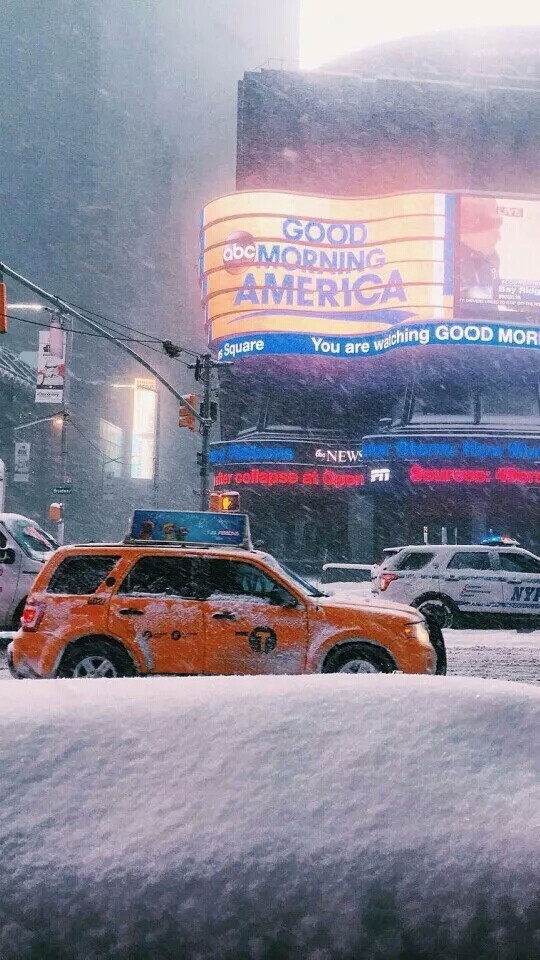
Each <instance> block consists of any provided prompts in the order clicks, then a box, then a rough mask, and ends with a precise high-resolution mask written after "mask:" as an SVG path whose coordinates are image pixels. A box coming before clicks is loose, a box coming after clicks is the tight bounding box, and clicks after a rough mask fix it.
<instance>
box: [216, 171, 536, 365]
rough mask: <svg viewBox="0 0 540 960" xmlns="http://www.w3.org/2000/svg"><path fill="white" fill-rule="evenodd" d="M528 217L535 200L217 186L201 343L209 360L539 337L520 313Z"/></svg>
mask: <svg viewBox="0 0 540 960" xmlns="http://www.w3.org/2000/svg"><path fill="white" fill-rule="evenodd" d="M537 225H538V226H540V201H538V200H523V201H518V200H507V199H496V198H492V197H480V196H473V195H463V196H460V195H456V194H444V193H430V192H422V193H420V192H411V193H403V194H393V195H390V196H383V197H364V198H359V199H354V198H353V199H351V198H345V197H339V198H336V197H316V196H311V195H302V194H295V193H283V192H280V193H278V192H272V191H266V190H259V191H253V192H239V193H235V194H231V195H229V196H226V197H221V198H220V199H218V200H214V201H212V202H211V203H209V204H208V205H207V206H206V207H205V209H204V211H203V215H202V222H201V234H200V261H199V272H200V279H201V292H202V300H203V304H204V309H205V319H206V324H207V328H208V337H209V342H210V344H211V345H212V346H214V347H215V348H216V349H217V351H218V358H219V359H220V360H235V359H237V358H239V357H243V358H247V357H257V356H260V355H268V354H274V355H276V354H277V355H279V354H305V355H312V356H321V357H324V356H329V357H332V356H333V357H342V358H347V357H364V356H374V355H381V354H384V353H387V352H388V351H390V350H394V349H396V348H404V347H415V348H416V347H428V346H432V345H441V346H447V345H449V344H461V345H471V344H477V345H480V346H488V345H498V346H502V347H504V346H506V347H508V346H515V347H526V348H533V347H538V346H539V336H540V328H539V326H538V319H537V317H535V316H532V317H531V316H524V313H525V314H530V313H533V314H534V312H535V311H537V314H538V315H539V316H540V281H537V280H535V279H534V278H535V263H536V260H535V249H536V246H540V232H539V230H538V229H537ZM538 275H539V276H540V272H539V274H538ZM535 303H536V307H535ZM516 313H518V314H519V317H518V320H519V323H520V324H521V326H519V327H518V326H516V325H515V321H516V317H515V314H516ZM522 321H523V323H525V326H523V323H522ZM531 323H532V326H530V325H528V324H531Z"/></svg>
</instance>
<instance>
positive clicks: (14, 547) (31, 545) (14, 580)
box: [0, 513, 58, 630]
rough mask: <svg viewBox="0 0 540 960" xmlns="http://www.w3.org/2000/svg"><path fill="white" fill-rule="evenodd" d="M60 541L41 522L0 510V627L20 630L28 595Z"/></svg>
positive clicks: (1, 628) (0, 628)
mask: <svg viewBox="0 0 540 960" xmlns="http://www.w3.org/2000/svg"><path fill="white" fill-rule="evenodd" d="M57 546H58V544H57V543H56V540H54V539H53V537H51V535H50V533H47V532H46V531H45V530H43V529H42V528H41V527H40V526H39V524H37V523H35V521H34V520H30V519H29V518H28V517H21V516H20V514H18V513H0V630H17V629H18V626H19V620H20V617H21V613H22V611H23V607H24V603H25V600H26V596H27V594H28V591H29V589H30V587H31V586H32V584H33V582H34V580H35V578H36V575H37V573H38V572H39V571H40V570H41V568H42V566H43V564H44V563H45V561H46V560H48V558H49V557H50V555H51V553H53V551H54V550H56V548H57Z"/></svg>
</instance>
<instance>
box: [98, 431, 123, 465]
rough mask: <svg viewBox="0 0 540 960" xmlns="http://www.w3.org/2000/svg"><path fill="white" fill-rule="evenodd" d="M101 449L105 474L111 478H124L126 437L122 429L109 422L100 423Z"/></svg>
mask: <svg viewBox="0 0 540 960" xmlns="http://www.w3.org/2000/svg"><path fill="white" fill-rule="evenodd" d="M99 447H100V450H101V453H102V456H103V472H104V474H108V475H109V476H111V477H121V476H122V460H123V450H124V435H123V432H122V430H121V429H120V427H117V426H115V424H114V423H109V421H108V420H103V419H101V420H100V421H99Z"/></svg>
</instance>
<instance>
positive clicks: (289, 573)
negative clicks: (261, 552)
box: [264, 554, 326, 597]
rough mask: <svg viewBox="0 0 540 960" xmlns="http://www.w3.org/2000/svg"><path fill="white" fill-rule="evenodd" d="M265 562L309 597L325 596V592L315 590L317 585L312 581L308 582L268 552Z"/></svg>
mask: <svg viewBox="0 0 540 960" xmlns="http://www.w3.org/2000/svg"><path fill="white" fill-rule="evenodd" d="M264 559H265V560H266V562H267V563H268V565H269V566H270V567H272V568H273V569H274V570H277V572H278V573H284V574H285V576H286V577H288V578H289V580H292V581H293V583H295V584H296V586H297V587H299V588H300V590H302V592H303V593H307V594H308V595H309V596H310V597H325V596H326V594H325V593H322V591H321V590H317V587H314V586H313V584H312V583H309V582H308V581H307V580H304V578H303V577H300V576H299V575H298V574H297V573H295V572H294V570H291V568H290V567H286V566H285V564H284V563H280V562H279V560H276V558H275V557H272V556H271V555H270V554H266V556H265V558H264Z"/></svg>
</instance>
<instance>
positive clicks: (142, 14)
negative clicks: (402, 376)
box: [0, 0, 298, 541]
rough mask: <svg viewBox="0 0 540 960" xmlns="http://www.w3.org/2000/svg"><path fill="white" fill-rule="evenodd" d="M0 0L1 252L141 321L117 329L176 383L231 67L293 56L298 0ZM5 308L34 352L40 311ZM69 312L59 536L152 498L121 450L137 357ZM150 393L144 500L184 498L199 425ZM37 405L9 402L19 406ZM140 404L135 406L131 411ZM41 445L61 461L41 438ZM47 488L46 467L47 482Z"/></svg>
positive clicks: (94, 533)
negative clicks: (173, 349)
mask: <svg viewBox="0 0 540 960" xmlns="http://www.w3.org/2000/svg"><path fill="white" fill-rule="evenodd" d="M2 12H3V38H4V52H3V56H2V60H1V62H0V80H1V82H2V91H3V97H2V109H3V130H4V135H3V137H2V139H1V142H0V164H1V167H2V172H3V177H2V181H1V183H0V204H1V209H2V249H1V255H0V259H1V260H2V261H3V262H5V263H7V264H8V265H9V266H10V267H12V268H13V269H15V270H17V271H18V272H20V273H22V274H23V275H25V276H26V277H28V278H29V279H31V280H32V281H34V282H35V283H37V284H39V285H40V286H42V287H43V288H45V289H47V290H50V291H51V292H53V293H54V294H57V295H58V296H60V297H62V298H63V299H64V300H66V301H69V302H73V303H75V304H77V305H79V306H82V308H84V309H86V310H87V311H96V312H97V314H98V315H99V316H98V319H99V320H100V322H101V323H103V324H104V325H106V326H107V327H108V329H109V330H110V331H111V332H114V333H115V335H117V336H119V337H126V336H127V337H129V336H130V335H131V337H132V338H134V339H135V340H143V341H145V340H148V339H149V337H150V336H152V337H156V338H157V343H156V342H155V341H154V342H153V343H151V344H147V343H146V344H145V343H143V344H136V343H132V346H134V348H135V349H137V350H139V351H140V352H141V353H142V354H143V355H144V356H145V357H146V358H147V359H148V360H149V361H150V362H152V363H153V364H154V365H155V366H157V368H158V369H159V370H160V372H161V373H162V374H163V375H164V376H166V377H167V378H168V379H169V381H171V382H173V383H174V385H175V386H176V387H177V388H178V389H179V390H180V391H181V392H182V393H188V392H191V391H192V390H193V389H194V387H195V383H194V379H193V372H192V371H191V370H189V369H188V368H187V364H183V363H180V362H174V361H171V360H170V359H168V358H167V357H166V356H165V355H164V354H163V351H162V350H161V348H160V342H159V341H160V340H165V339H170V340H172V341H173V342H175V343H179V344H181V345H182V346H185V347H187V348H188V349H189V348H191V349H192V350H201V349H204V335H203V332H202V330H201V326H200V305H199V292H198V283H197V269H196V251H197V241H198V223H199V210H200V208H201V206H202V204H203V202H204V200H205V195H206V191H207V190H208V189H210V190H211V191H212V192H213V193H219V192H221V191H224V190H230V189H233V188H234V176H235V173H234V152H235V131H236V123H235V121H236V95H235V94H236V84H237V81H238V78H239V77H240V76H242V73H243V71H244V70H246V69H255V68H256V67H257V66H258V65H259V64H260V63H262V62H265V61H267V60H268V58H272V57H280V58H285V59H286V60H287V61H294V58H295V57H296V54H297V48H298V25H297V15H298V12H297V3H296V2H291V0H278V2H277V3H274V4H273V5H272V7H271V8H270V7H269V8H268V9H267V10H264V9H262V8H257V9H254V6H253V5H252V4H249V3H246V2H245V0H231V2H230V3H228V4H227V5H226V7H224V6H223V4H222V3H221V2H220V0H208V2H207V3H205V5H204V9H201V8H200V6H197V5H193V4H183V5H182V8H181V9H180V8H179V5H178V4H175V3H171V2H170V0H156V2H148V0H140V2H137V3H133V2H131V0H115V3H113V4H111V3H109V2H106V0H86V2H85V3H84V4H81V3H80V2H78V0H50V2H48V3H47V4H46V5H44V6H43V7H36V5H35V4H33V3H29V2H27V0H6V2H5V3H4V4H3V9H2ZM231 25H232V26H231ZM7 287H8V302H10V303H13V302H17V301H28V299H35V298H32V297H30V298H29V296H28V294H27V293H26V292H25V291H24V290H23V289H22V288H17V285H16V284H14V283H13V282H12V281H9V280H8V283H7ZM11 313H12V314H14V315H15V316H17V317H18V318H19V319H15V318H12V319H10V320H9V332H8V334H7V335H6V336H5V337H3V338H2V341H3V342H2V346H4V345H5V346H6V348H7V349H9V350H10V351H11V352H12V354H13V355H14V356H15V357H16V358H17V357H19V355H20V354H21V353H22V354H23V355H24V356H25V357H26V358H27V360H28V362H29V363H30V364H31V363H33V362H34V361H35V355H36V353H37V345H38V331H39V325H38V324H39V322H40V321H41V322H43V323H44V325H45V326H46V325H47V323H48V317H47V315H45V318H43V315H36V314H29V313H25V312H24V311H20V310H12V311H11ZM91 315H92V316H95V314H91ZM28 321H30V322H28ZM122 324H124V325H127V327H128V328H129V327H134V328H136V329H137V330H138V331H142V334H141V333H136V334H133V333H131V334H130V331H129V329H127V330H126V326H122ZM75 329H76V331H77V332H76V334H75V336H74V337H73V344H72V348H71V350H70V356H69V358H68V381H69V426H68V441H69V450H68V473H69V476H70V477H71V479H72V493H71V494H70V497H69V503H67V512H66V537H67V539H68V540H71V541H75V540H86V539H97V538H100V537H109V538H110V537H118V536H120V535H122V533H123V532H124V530H125V525H126V522H127V518H128V516H129V513H130V511H131V510H132V508H133V506H137V505H139V506H144V505H151V504H153V503H154V500H155V484H154V481H153V478H148V477H147V474H148V471H147V470H145V471H143V473H144V476H143V475H142V474H141V471H137V469H134V464H133V453H134V442H135V441H136V440H137V437H139V439H140V438H141V437H143V436H144V434H145V431H146V434H148V433H149V431H150V428H151V425H152V422H153V413H152V409H151V405H147V406H146V407H145V408H144V409H145V410H146V414H144V410H143V409H142V407H140V405H139V407H138V408H137V409H135V408H136V407H137V403H136V402H135V399H136V396H137V394H136V391H135V381H136V379H137V378H140V377H141V376H142V377H143V378H145V377H146V376H147V374H146V372H145V371H144V370H143V369H141V367H140V366H139V365H137V363H135V362H134V361H132V360H131V359H130V358H128V357H126V356H125V354H123V353H122V352H121V351H120V350H118V349H114V348H111V346H110V344H108V343H106V342H104V341H103V340H101V339H100V338H99V337H96V336H94V335H92V334H89V333H88V331H86V332H85V331H84V329H83V328H82V327H81V325H79V324H75ZM32 354H34V358H32V356H31V355H32ZM188 356H189V355H188ZM190 359H191V357H190ZM188 362H189V360H188ZM118 383H119V384H121V385H122V386H123V387H124V389H118V388H117V387H115V384H118ZM29 396H30V394H29ZM160 407H161V409H160V430H159V435H158V437H157V440H158V444H159V485H158V486H159V490H158V494H159V500H160V503H161V504H162V505H170V506H177V507H183V508H184V509H185V508H190V507H191V508H193V507H194V506H196V505H198V485H199V475H198V467H197V463H196V454H197V450H198V448H199V446H200V442H199V437H198V436H196V435H195V434H192V433H189V431H187V430H179V429H178V406H177V403H176V401H175V400H174V399H173V398H172V397H170V396H169V395H168V394H167V392H166V391H162V393H161V404H160ZM55 409H57V410H59V409H60V407H57V408H55V407H54V406H52V405H51V407H49V408H48V410H50V411H54V410H55ZM36 411H37V412H36ZM40 412H41V408H40V407H39V406H37V407H35V408H34V410H33V411H32V410H25V411H24V413H25V415H26V419H27V421H30V420H32V419H37V418H38V417H39V416H40ZM137 413H138V414H140V415H141V416H143V417H144V416H146V425H145V429H142V427H141V423H140V420H141V416H138V417H137V416H136V414H137ZM23 419H24V418H23V417H22V410H21V419H20V422H22V420H23ZM137 419H138V421H139V422H138V426H137V429H135V421H136V420H137ZM139 428H140V429H141V430H142V433H141V432H140V431H139ZM35 429H36V431H37V432H39V431H40V430H41V437H42V442H43V444H44V445H45V447H46V445H47V443H48V442H49V441H52V442H53V443H54V442H55V437H54V436H51V435H50V432H51V429H52V428H51V427H50V425H48V424H44V425H42V426H37V427H36V428H35ZM35 442H36V443H37V439H36V441H35ZM40 442H41V441H40ZM113 454H114V456H113ZM51 458H52V459H51V466H53V465H54V464H55V465H56V467H58V461H57V460H56V461H54V464H53V459H54V458H53V454H52V447H51ZM39 464H40V461H39V460H38V459H34V458H33V459H32V462H31V468H32V474H31V476H32V479H31V484H32V483H35V484H38V483H39V481H40V478H41V476H42V474H41V473H40V469H41V468H40V466H39ZM61 473H62V472H61V471H60V473H59V475H58V474H57V477H56V479H57V480H61V479H62V475H61ZM53 488H54V483H53V484H52V485H51V484H49V483H47V494H46V496H47V498H48V499H50V498H51V497H52V496H53V493H52V490H53ZM43 510H44V511H45V514H46V504H44V505H43V507H40V516H39V518H38V517H36V519H41V520H42V521H43V520H44V516H43V512H42V511H43Z"/></svg>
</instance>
